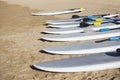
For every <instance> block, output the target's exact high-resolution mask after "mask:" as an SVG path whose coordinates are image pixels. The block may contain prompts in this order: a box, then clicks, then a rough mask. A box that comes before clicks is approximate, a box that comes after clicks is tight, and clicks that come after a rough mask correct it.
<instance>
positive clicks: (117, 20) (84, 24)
mask: <svg viewBox="0 0 120 80" xmlns="http://www.w3.org/2000/svg"><path fill="white" fill-rule="evenodd" d="M104 23H115V24H120V18H112V19H108V20H106V21H103V20H102V19H96V20H95V22H85V21H83V22H81V23H80V27H81V28H82V27H88V26H90V25H94V26H99V25H101V24H104Z"/></svg>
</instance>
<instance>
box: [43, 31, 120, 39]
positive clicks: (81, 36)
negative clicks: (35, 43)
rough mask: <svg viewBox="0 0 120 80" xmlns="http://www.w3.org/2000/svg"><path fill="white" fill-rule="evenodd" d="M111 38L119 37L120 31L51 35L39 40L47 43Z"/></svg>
mask: <svg viewBox="0 0 120 80" xmlns="http://www.w3.org/2000/svg"><path fill="white" fill-rule="evenodd" d="M113 36H120V29H115V30H110V31H105V32H95V33H92V32H90V33H72V34H61V35H52V36H46V37H41V39H43V40H48V41H83V40H93V39H101V38H109V37H113Z"/></svg>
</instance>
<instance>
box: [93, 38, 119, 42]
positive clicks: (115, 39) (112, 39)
mask: <svg viewBox="0 0 120 80" xmlns="http://www.w3.org/2000/svg"><path fill="white" fill-rule="evenodd" d="M119 40H120V37H119V36H115V37H110V38H108V39H103V40H99V41H95V42H96V43H99V42H104V41H119Z"/></svg>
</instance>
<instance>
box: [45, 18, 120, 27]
mask: <svg viewBox="0 0 120 80" xmlns="http://www.w3.org/2000/svg"><path fill="white" fill-rule="evenodd" d="M116 21H120V18H111V19H103V21H101V22H100V24H105V23H112V22H116ZM95 22H96V21H95V20H91V21H88V22H86V24H88V25H94V23H95ZM47 26H48V27H53V28H70V27H79V26H81V22H75V23H71V24H59V25H58V24H51V25H47Z"/></svg>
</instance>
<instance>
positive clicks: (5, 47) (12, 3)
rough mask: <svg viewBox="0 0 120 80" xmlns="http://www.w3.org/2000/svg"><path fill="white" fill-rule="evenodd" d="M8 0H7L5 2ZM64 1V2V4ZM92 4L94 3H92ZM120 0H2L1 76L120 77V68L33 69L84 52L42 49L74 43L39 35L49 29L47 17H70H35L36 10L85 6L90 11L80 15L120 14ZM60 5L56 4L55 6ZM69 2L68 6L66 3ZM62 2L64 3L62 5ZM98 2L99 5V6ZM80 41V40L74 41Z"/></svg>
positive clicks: (5, 79)
mask: <svg viewBox="0 0 120 80" xmlns="http://www.w3.org/2000/svg"><path fill="white" fill-rule="evenodd" d="M3 1H5V2H3ZM63 3H64V4H63ZM88 3H90V4H89V5H88ZM119 3H120V1H119V0H111V1H109V0H106V1H104V0H99V1H97V2H91V0H89V1H83V0H79V1H78V0H74V1H73V0H56V1H54V0H51V1H48V2H46V1H44V0H39V1H38V0H34V1H33V0H29V2H28V0H26V1H24V0H2V1H0V64H1V67H0V79H1V80H120V69H109V70H102V71H94V72H79V73H51V72H45V71H40V70H36V69H32V68H31V67H30V66H31V65H32V64H36V63H38V62H43V61H49V60H54V59H63V58H68V57H74V56H80V55H50V54H45V53H42V52H40V50H42V49H43V48H46V47H50V46H55V45H61V44H62V45H63V44H69V43H70V42H47V41H41V40H39V38H40V37H41V36H44V34H41V33H40V32H41V31H42V30H45V29H46V26H44V25H43V24H44V23H45V21H46V20H49V19H56V18H64V17H70V16H71V15H72V14H68V15H57V16H31V13H32V12H37V11H50V10H60V9H61V10H62V9H63V10H64V9H68V8H73V7H80V6H84V7H85V8H86V9H87V10H86V11H85V12H82V13H76V14H79V15H86V14H90V13H91V14H101V13H116V12H118V13H120V12H119V10H120V9H119V8H120V5H119ZM53 4H56V5H57V7H56V5H53ZM66 4H67V5H66ZM86 4H87V5H86ZM61 5H62V6H61ZM96 5H97V6H96ZM71 43H76V42H71Z"/></svg>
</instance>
